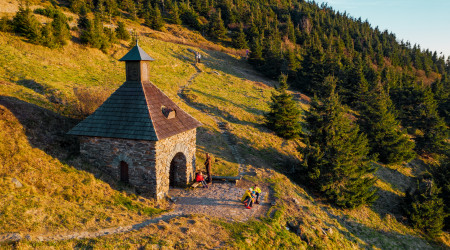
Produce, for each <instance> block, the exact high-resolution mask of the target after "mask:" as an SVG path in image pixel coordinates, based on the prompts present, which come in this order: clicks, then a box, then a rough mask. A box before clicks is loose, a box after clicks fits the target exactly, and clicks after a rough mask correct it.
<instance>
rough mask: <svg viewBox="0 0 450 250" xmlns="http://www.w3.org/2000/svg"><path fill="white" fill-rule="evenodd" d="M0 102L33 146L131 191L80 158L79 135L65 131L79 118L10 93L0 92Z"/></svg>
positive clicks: (115, 185) (111, 184)
mask: <svg viewBox="0 0 450 250" xmlns="http://www.w3.org/2000/svg"><path fill="white" fill-rule="evenodd" d="M0 105H3V106H4V107H6V108H7V109H8V110H9V111H11V113H13V114H14V116H15V117H16V118H17V119H18V120H19V122H20V123H21V124H22V126H23V127H24V129H25V135H26V136H27V139H28V141H29V143H30V145H31V146H32V147H36V148H39V149H41V150H42V151H44V152H45V153H46V154H48V155H50V156H52V157H53V158H56V159H58V160H59V161H60V162H62V163H63V164H68V165H70V166H73V167H75V168H76V169H78V170H82V171H87V172H90V173H92V174H93V175H94V176H95V177H96V178H97V179H100V180H102V181H104V182H106V183H108V184H109V185H110V186H111V187H112V188H113V189H116V190H121V189H123V190H125V191H126V192H131V191H130V190H131V188H130V187H128V186H126V185H124V184H123V183H120V182H117V181H115V180H114V179H113V178H112V177H111V176H109V175H108V174H106V173H104V172H102V171H100V170H99V169H98V168H95V167H92V166H91V165H89V164H88V163H86V162H84V161H82V160H81V158H80V153H79V148H80V144H79V141H78V138H77V137H76V136H72V135H67V132H68V131H69V130H70V129H72V128H73V127H74V126H75V125H76V124H77V123H78V122H79V120H77V119H72V118H69V117H65V116H62V115H60V114H57V113H55V112H53V111H51V110H48V109H45V108H42V107H39V106H37V105H35V104H31V103H28V102H25V101H22V100H19V99H17V98H15V97H10V96H0Z"/></svg>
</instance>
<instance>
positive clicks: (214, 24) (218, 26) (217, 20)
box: [209, 9, 227, 39]
mask: <svg viewBox="0 0 450 250" xmlns="http://www.w3.org/2000/svg"><path fill="white" fill-rule="evenodd" d="M209 34H210V36H211V37H213V38H214V39H222V38H225V35H226V34H227V29H226V28H225V26H224V24H223V20H222V14H221V10H220V9H217V11H216V12H215V13H214V14H213V16H212V21H211V24H210V27H209Z"/></svg>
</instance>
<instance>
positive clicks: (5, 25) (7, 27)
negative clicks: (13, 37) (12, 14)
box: [0, 16, 11, 32]
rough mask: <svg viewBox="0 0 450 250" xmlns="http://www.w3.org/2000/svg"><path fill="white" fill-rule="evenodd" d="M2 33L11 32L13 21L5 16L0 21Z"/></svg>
mask: <svg viewBox="0 0 450 250" xmlns="http://www.w3.org/2000/svg"><path fill="white" fill-rule="evenodd" d="M0 31H3V32H10V31H11V21H10V20H9V19H8V18H7V17H5V16H4V17H2V18H1V19H0Z"/></svg>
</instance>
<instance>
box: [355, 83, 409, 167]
mask: <svg viewBox="0 0 450 250" xmlns="http://www.w3.org/2000/svg"><path fill="white" fill-rule="evenodd" d="M361 106H363V107H360V115H361V116H360V119H359V120H358V122H359V123H360V125H361V128H362V130H363V131H364V132H365V133H366V134H367V137H368V139H369V145H370V148H371V150H370V153H371V154H372V155H377V156H378V159H379V160H380V161H381V162H382V163H386V164H396V163H401V162H403V161H408V160H411V159H412V158H413V157H414V151H413V148H414V142H412V141H410V140H409V138H408V136H407V134H406V133H405V132H404V131H402V130H401V129H400V126H399V122H398V121H397V120H396V118H395V115H394V113H393V112H392V110H394V107H393V104H392V102H391V100H390V99H389V96H388V95H387V93H386V92H385V91H384V89H383V86H381V84H378V85H377V86H376V87H375V88H374V89H373V90H372V91H371V93H370V94H369V95H368V98H367V99H366V100H365V102H364V103H363V104H361Z"/></svg>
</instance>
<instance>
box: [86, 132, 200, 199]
mask: <svg viewBox="0 0 450 250" xmlns="http://www.w3.org/2000/svg"><path fill="white" fill-rule="evenodd" d="M195 150H196V129H192V130H189V131H186V132H183V133H180V134H176V135H174V136H171V137H168V138H165V139H163V140H160V141H147V140H130V139H119V138H105V137H88V136H81V137H80V153H81V155H82V156H83V157H84V158H85V159H86V160H88V161H89V162H90V163H91V164H93V165H96V166H98V167H99V168H101V169H102V170H103V171H104V172H106V173H109V174H111V175H112V176H113V177H114V178H115V179H116V180H118V181H119V180H120V162H121V161H124V162H126V163H127V164H128V169H129V171H128V175H129V183H130V185H132V186H134V187H136V190H137V191H139V192H141V193H148V194H149V195H150V196H152V197H154V198H156V199H162V198H163V197H165V196H166V195H167V194H168V192H169V177H170V172H171V171H170V168H171V166H172V167H173V168H175V169H174V171H173V174H174V175H175V176H173V179H174V184H175V185H176V186H179V187H183V186H186V185H187V184H188V183H189V182H191V181H193V179H194V177H193V174H194V171H195ZM180 159H181V160H180Z"/></svg>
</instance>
